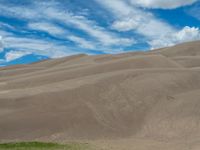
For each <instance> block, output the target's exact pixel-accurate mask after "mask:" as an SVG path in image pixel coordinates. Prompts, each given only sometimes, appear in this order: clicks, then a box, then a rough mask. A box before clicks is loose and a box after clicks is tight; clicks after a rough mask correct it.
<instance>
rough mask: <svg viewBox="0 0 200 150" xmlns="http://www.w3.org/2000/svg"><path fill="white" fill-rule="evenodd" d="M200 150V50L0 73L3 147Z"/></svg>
mask: <svg viewBox="0 0 200 150" xmlns="http://www.w3.org/2000/svg"><path fill="white" fill-rule="evenodd" d="M7 140H22V141H23V140H54V141H67V140H90V141H93V143H94V144H95V145H97V146H98V147H100V148H105V149H119V150H121V149H124V150H126V149H127V150H131V149H133V150H151V149H152V150H160V149H163V150H165V149H166V150H173V149H174V150H198V149H200V144H199V143H200V42H198V41H197V42H191V43H185V44H181V45H178V46H175V47H169V48H163V49H159V50H154V51H150V52H137V53H126V54H117V55H99V56H87V55H76V56H70V57H66V58H61V59H55V60H46V61H42V62H38V63H34V64H30V65H23V66H20V65H18V66H12V67H5V68H1V69H0V141H7Z"/></svg>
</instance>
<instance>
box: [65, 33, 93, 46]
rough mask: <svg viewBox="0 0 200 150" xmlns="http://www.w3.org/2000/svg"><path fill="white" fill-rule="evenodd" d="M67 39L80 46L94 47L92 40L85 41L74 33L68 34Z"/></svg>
mask: <svg viewBox="0 0 200 150" xmlns="http://www.w3.org/2000/svg"><path fill="white" fill-rule="evenodd" d="M68 39H69V40H71V41H73V42H75V43H77V44H78V45H79V46H80V47H82V48H85V49H96V46H95V44H93V43H92V42H89V41H86V40H85V39H84V38H80V37H77V36H74V35H71V36H68Z"/></svg>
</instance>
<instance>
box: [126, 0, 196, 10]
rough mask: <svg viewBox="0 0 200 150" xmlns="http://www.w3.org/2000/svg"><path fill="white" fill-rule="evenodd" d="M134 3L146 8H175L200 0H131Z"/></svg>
mask: <svg viewBox="0 0 200 150" xmlns="http://www.w3.org/2000/svg"><path fill="white" fill-rule="evenodd" d="M129 1H130V2H131V3H132V4H133V5H137V6H140V7H145V8H161V9H174V8H178V7H182V6H187V5H191V4H193V3H195V2H197V1H198V0H129Z"/></svg>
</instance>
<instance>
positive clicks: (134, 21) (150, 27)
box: [96, 0, 200, 49]
mask: <svg viewBox="0 0 200 150" xmlns="http://www.w3.org/2000/svg"><path fill="white" fill-rule="evenodd" d="M96 1H97V2H98V3H100V4H101V5H103V6H104V7H105V8H106V9H108V10H109V11H111V13H113V14H114V16H115V17H116V20H115V21H114V22H113V24H112V26H111V28H112V29H115V30H117V31H119V32H124V31H132V32H136V33H138V34H140V35H142V36H144V37H145V39H146V40H147V43H149V45H150V46H151V49H154V48H160V47H165V46H171V45H175V44H177V43H181V42H187V41H192V40H197V39H200V37H199V33H198V32H199V29H198V28H195V27H192V28H190V27H185V28H183V29H182V30H178V29H176V28H174V27H172V26H170V25H169V24H167V23H165V22H163V21H161V20H159V19H158V18H156V17H155V16H154V15H153V14H151V13H149V12H147V11H145V10H142V9H139V8H136V7H135V6H131V5H129V3H128V1H123V0H110V1H107V0H96Z"/></svg>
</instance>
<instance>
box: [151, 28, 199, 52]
mask: <svg viewBox="0 0 200 150" xmlns="http://www.w3.org/2000/svg"><path fill="white" fill-rule="evenodd" d="M195 40H200V30H199V28H195V27H188V26H186V27H184V28H183V29H182V30H180V31H177V32H175V33H173V34H170V35H167V36H165V37H162V38H160V39H155V40H152V41H150V42H149V44H150V45H151V48H152V49H155V48H160V47H167V46H172V45H175V44H178V43H183V42H190V41H195Z"/></svg>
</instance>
